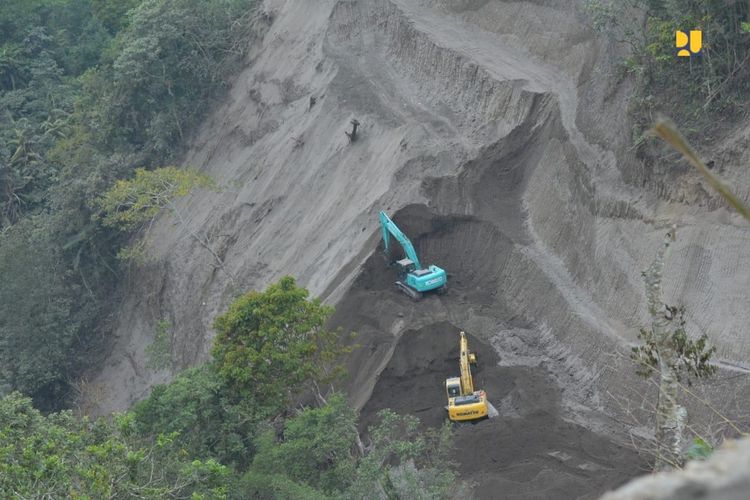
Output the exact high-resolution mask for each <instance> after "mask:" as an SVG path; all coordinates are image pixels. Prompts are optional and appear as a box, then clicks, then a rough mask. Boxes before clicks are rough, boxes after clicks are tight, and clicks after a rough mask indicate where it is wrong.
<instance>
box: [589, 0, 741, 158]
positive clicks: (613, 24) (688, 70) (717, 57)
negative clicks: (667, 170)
mask: <svg viewBox="0 0 750 500" xmlns="http://www.w3.org/2000/svg"><path fill="white" fill-rule="evenodd" d="M587 7H588V8H587V10H588V13H589V17H590V19H591V22H592V25H593V27H594V28H595V29H597V30H600V31H606V32H607V36H610V37H611V36H613V34H616V35H615V36H616V37H618V38H619V39H620V41H621V42H622V43H626V44H627V45H628V46H629V49H630V56H629V57H628V59H627V60H625V61H624V62H623V68H624V69H625V71H627V72H628V73H630V74H632V75H633V76H635V80H636V89H635V94H634V96H633V98H632V99H631V114H632V116H633V118H634V119H635V121H636V126H637V130H636V135H637V136H638V137H641V138H642V133H643V132H644V131H645V130H647V129H648V128H650V127H651V124H652V123H653V122H654V120H655V119H656V117H657V114H658V113H660V112H668V113H669V115H670V116H672V118H674V120H675V121H676V122H677V123H678V124H680V125H683V126H684V127H686V128H685V129H686V131H687V135H688V137H690V138H692V139H694V140H697V139H701V140H706V141H710V139H711V137H710V135H711V133H712V132H713V131H716V130H719V129H720V128H721V127H717V124H720V123H722V122H726V121H731V120H733V119H736V118H738V117H741V116H742V115H743V114H744V113H746V112H747V109H746V104H747V102H748V97H750V32H749V31H748V29H747V27H748V25H750V24H749V23H750V4H748V2H744V1H743V2H726V1H723V0H697V1H692V2H682V1H679V0H626V1H608V0H589V1H588V2H587ZM677 30H680V31H683V32H689V31H690V30H701V31H702V32H703V46H702V50H701V54H700V55H698V56H694V57H677V49H676V47H675V32H676V31H677ZM709 125H710V126H709ZM638 143H639V144H640V140H639V142H638Z"/></svg>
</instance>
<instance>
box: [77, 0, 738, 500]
mask: <svg viewBox="0 0 750 500" xmlns="http://www.w3.org/2000/svg"><path fill="white" fill-rule="evenodd" d="M263 8H264V10H265V11H266V12H267V13H269V14H271V15H272V17H273V19H274V21H273V23H272V24H271V25H270V27H269V28H268V29H267V32H265V34H264V36H263V38H262V40H259V41H257V42H255V45H254V48H253V51H252V54H251V57H250V58H249V60H248V64H247V67H246V68H245V69H244V70H243V71H242V73H241V74H240V76H239V77H238V79H237V81H236V82H235V84H234V85H233V87H232V89H231V92H230V95H229V96H228V97H227V99H226V101H225V102H224V103H223V104H222V105H221V106H219V107H218V109H217V110H216V112H215V113H214V114H213V115H212V116H211V117H210V118H209V119H208V120H207V122H206V123H205V125H204V126H203V127H202V128H201V130H200V132H199V133H198V134H197V136H196V138H195V140H194V141H193V146H192V148H191V149H190V151H189V152H187V153H186V155H185V159H184V162H183V163H185V164H189V165H193V166H195V167H197V168H199V169H200V170H201V171H203V172H205V173H207V174H209V175H211V176H213V177H215V178H216V179H217V180H218V181H219V182H220V183H222V184H223V185H225V186H226V189H225V190H224V191H223V192H221V193H198V194H196V195H195V196H192V197H191V198H190V199H189V200H187V201H186V202H184V203H183V204H182V205H181V209H182V210H183V211H184V213H185V215H186V217H187V219H188V221H189V224H190V225H191V228H192V229H193V230H194V231H198V232H200V233H201V234H205V235H206V236H207V238H208V239H209V241H210V243H211V245H212V248H213V249H214V251H215V252H216V253H217V254H219V255H220V256H221V257H222V259H224V262H225V266H226V268H227V270H228V271H229V272H230V273H231V274H232V275H233V276H234V280H235V285H232V283H231V282H230V280H229V279H227V277H226V276H225V275H224V273H222V272H221V271H219V270H218V269H216V267H215V266H214V264H213V262H212V257H211V255H210V254H209V253H208V252H206V251H205V249H203V248H201V246H200V245H198V244H196V243H195V242H194V241H192V240H191V238H190V237H189V236H188V233H187V231H186V230H185V229H184V228H181V227H180V226H179V225H176V224H174V221H171V220H168V219H167V218H164V219H163V220H161V221H160V222H159V223H158V224H157V225H156V226H155V227H154V228H153V230H152V232H151V234H150V235H149V238H150V241H151V244H150V245H149V249H150V250H151V252H152V253H153V255H154V260H153V261H152V262H151V263H149V264H147V265H144V266H142V267H140V268H137V269H134V270H133V273H132V275H131V278H130V279H129V280H128V282H127V283H125V285H124V286H123V289H122V292H121V295H122V299H121V300H122V307H121V308H120V309H119V311H118V315H117V317H116V318H115V329H114V330H115V331H114V338H115V340H114V344H113V349H112V353H111V355H110V356H109V358H108V360H107V361H106V363H105V365H104V366H102V367H96V369H94V370H92V373H91V377H90V384H89V394H90V396H89V398H88V400H87V401H86V404H87V405H88V406H90V407H92V408H93V411H94V412H96V413H106V412H110V411H114V410H122V409H124V408H127V407H128V405H130V404H131V403H132V402H134V401H136V400H138V399H140V398H142V397H144V396H145V395H146V394H148V391H149V388H150V387H151V386H152V385H153V384H154V383H156V382H160V381H164V380H168V379H169V378H170V377H171V376H172V375H173V373H174V371H163V372H158V373H154V372H152V371H149V370H148V369H146V367H145V363H146V359H145V356H144V349H145V346H146V345H148V343H149V342H150V341H151V340H152V339H153V335H154V332H155V327H154V325H155V324H156V322H157V321H158V320H160V319H168V320H169V321H170V322H171V323H172V324H173V328H172V332H171V334H172V351H173V356H174V370H177V369H179V368H182V367H185V366H188V365H191V364H193V363H196V362H199V361H201V360H203V359H205V358H206V356H207V353H208V349H209V347H210V339H211V337H212V332H211V329H210V324H211V321H212V319H213V317H214V316H215V315H216V314H217V313H218V312H220V311H222V310H223V308H225V307H226V306H227V304H228V302H229V301H230V299H231V297H232V296H233V295H234V294H236V293H237V292H238V291H240V290H245V289H248V288H263V287H264V286H265V285H266V284H267V283H269V282H270V281H272V280H275V279H277V278H279V277H280V276H281V275H283V274H292V275H294V276H296V277H297V278H299V280H300V282H301V283H302V284H303V285H305V286H307V287H308V288H309V289H310V290H311V291H312V293H314V294H316V295H321V296H323V297H324V298H325V299H326V300H327V301H328V302H330V303H332V304H336V305H337V307H338V312H337V314H336V317H335V318H334V322H335V323H336V324H339V325H342V326H344V327H346V328H348V329H353V330H356V331H358V332H359V333H360V337H359V338H360V341H361V343H362V345H363V348H362V349H361V350H359V351H357V352H356V353H355V354H354V355H353V357H352V360H351V364H350V366H351V379H350V381H349V385H348V387H349V392H350V395H351V398H352V400H353V401H354V402H355V403H356V404H357V405H358V406H359V407H362V406H364V405H365V404H366V403H367V401H368V399H370V396H371V395H372V394H373V390H374V389H375V388H376V386H377V383H378V380H379V377H380V374H381V371H382V370H383V369H385V367H386V366H387V365H388V363H389V360H390V359H391V355H392V354H393V353H394V351H396V350H397V349H398V345H399V344H398V339H399V338H400V336H401V335H402V334H403V333H404V332H407V331H419V330H420V329H422V328H425V327H428V326H429V325H434V324H437V323H441V322H444V323H448V324H451V325H455V326H458V327H461V328H464V329H466V330H468V331H470V332H473V333H474V334H475V335H477V336H478V337H480V338H481V339H482V340H484V341H485V342H487V343H488V344H490V345H492V346H493V348H494V349H495V350H496V351H497V352H498V353H499V355H500V363H501V364H502V366H504V367H507V368H509V369H511V368H512V369H516V370H521V371H522V370H530V373H535V374H539V373H540V370H541V371H542V372H543V375H538V376H539V377H542V378H541V379H539V380H546V379H549V380H550V381H551V382H550V383H551V384H552V387H553V392H554V394H553V396H554V397H553V399H554V401H555V402H554V404H553V405H552V407H553V408H554V419H555V420H554V421H555V422H556V423H557V422H560V423H561V424H560V425H562V422H564V423H566V424H565V425H578V426H582V427H583V428H585V429H588V430H589V431H592V432H595V433H598V434H606V435H608V436H610V435H611V436H615V437H614V438H613V439H616V440H618V439H624V436H623V431H624V426H623V425H622V422H623V419H622V417H623V415H622V408H621V407H619V406H618V405H617V404H615V403H614V402H613V399H612V397H611V396H610V394H614V395H615V396H621V395H630V394H633V393H635V394H638V393H639V392H643V390H644V386H643V385H639V384H640V383H639V382H638V381H637V380H635V379H634V378H633V377H632V367H631V366H630V365H629V362H628V361H627V359H626V356H624V355H623V353H625V352H626V351H627V346H628V343H629V342H632V341H633V340H634V339H635V333H636V332H637V327H638V326H640V325H642V324H643V322H644V321H645V319H646V318H645V308H644V305H643V304H644V295H643V290H642V284H641V279H640V271H641V270H642V269H643V268H645V267H646V266H647V265H648V262H649V261H650V260H651V258H652V256H653V252H654V251H655V249H656V246H657V245H658V242H659V241H660V240H661V238H662V236H663V234H664V232H665V229H666V227H667V226H668V225H670V224H671V223H676V224H677V225H678V226H679V230H678V234H679V241H678V242H677V244H676V246H675V249H674V252H673V254H672V256H671V258H670V260H669V263H668V265H667V273H668V275H667V277H666V279H665V292H666V293H665V295H666V297H667V299H668V300H669V301H670V302H676V303H682V304H685V305H686V306H687V307H688V311H689V318H688V319H689V328H690V332H691V333H693V334H695V333H697V332H698V331H705V332H706V333H708V334H709V335H710V336H711V337H712V338H713V339H715V341H716V344H717V345H718V347H719V356H720V357H721V358H722V359H723V360H724V361H725V362H728V363H731V366H730V365H728V364H727V365H725V366H726V369H725V370H724V371H723V372H722V374H721V379H720V381H719V382H717V383H716V384H715V386H714V387H713V388H711V390H710V393H711V394H712V395H713V396H714V397H716V399H717V400H721V401H722V402H723V404H725V406H726V407H727V408H729V410H732V405H734V404H735V403H736V402H737V401H742V400H743V398H744V399H745V400H746V399H747V396H748V395H750V391H749V390H748V377H747V373H748V372H747V369H746V366H747V363H748V361H749V360H750V344H748V343H747V342H745V339H744V336H743V334H744V332H745V331H746V325H747V324H748V320H750V307H747V306H748V298H747V287H748V284H750V266H747V265H746V263H747V262H748V261H749V259H750V244H749V243H750V229H748V228H747V225H746V224H745V223H744V222H742V221H741V220H740V219H739V218H738V217H737V216H736V215H734V214H732V213H730V212H729V211H727V210H726V209H725V208H723V206H722V205H721V203H720V202H718V201H717V199H716V198H715V197H714V196H713V194H712V193H710V192H709V191H708V190H707V189H706V188H704V187H703V186H702V184H701V182H700V180H699V179H698V178H697V176H696V175H694V174H692V172H691V171H690V170H688V169H684V170H683V171H680V172H675V173H670V175H669V176H667V175H665V174H664V173H662V174H661V176H659V175H656V174H655V173H653V172H646V171H645V170H644V169H643V166H642V165H640V164H639V163H638V162H637V161H636V160H635V159H634V158H633V157H632V151H631V149H630V147H631V134H632V131H631V129H630V124H629V123H628V120H627V119H626V118H625V116H626V105H627V99H628V96H629V84H628V82H627V81H626V80H625V81H623V80H621V79H618V76H617V75H618V72H617V71H616V67H615V64H616V61H617V60H618V53H617V52H616V50H615V48H614V47H613V46H612V45H611V44H609V43H607V42H606V41H605V40H598V39H596V38H595V37H594V35H593V34H592V33H591V32H590V30H588V29H587V27H586V25H585V22H584V18H583V14H582V11H581V10H580V8H578V7H573V4H572V3H571V2H568V1H563V0H560V1H554V0H545V1H519V2H504V1H499V0H483V1H469V0H462V1H459V0H452V1H451V0H434V1H427V0H424V1H419V0H366V1H365V0H352V1H348V0H341V1H339V0H319V1H316V2H310V1H307V0H267V1H266V2H264V7H263ZM311 96H312V97H316V98H317V103H316V105H315V106H314V107H312V108H310V107H309V103H310V97H311ZM354 117H356V118H357V119H358V120H359V121H360V122H361V123H362V127H361V129H360V139H359V140H358V141H357V142H356V143H354V144H349V142H348V140H347V138H346V136H345V135H344V131H345V130H348V128H349V127H350V125H349V120H350V119H352V118H354ZM747 135H748V128H747V127H738V129H737V130H736V131H735V132H733V133H732V134H731V135H730V136H728V137H727V138H726V140H725V141H724V142H723V143H722V144H718V145H717V146H716V149H715V150H714V151H711V152H710V154H712V155H713V157H715V158H716V159H717V171H719V172H721V173H722V175H725V176H726V178H727V179H728V180H731V181H732V182H733V183H734V185H735V187H736V190H737V191H738V192H739V193H741V195H742V196H743V197H744V198H745V199H748V197H749V196H750V176H748V171H747V169H746V168H745V169H742V168H741V166H742V165H747V164H748V163H750V162H749V161H748V160H750V157H749V156H750V153H748V150H747V148H746V142H747ZM381 209H385V210H387V211H388V212H389V213H390V214H392V215H393V216H394V217H395V219H396V221H397V222H398V223H399V224H400V225H401V226H402V229H404V230H405V231H406V232H407V234H409V235H410V236H411V237H412V238H413V239H414V241H415V243H416V244H417V246H418V248H419V251H420V252H421V255H422V257H423V259H424V260H425V261H426V262H427V263H436V264H438V265H440V266H442V267H444V268H446V269H447V270H448V272H449V273H450V286H451V289H450V292H449V293H448V295H446V296H444V297H431V298H430V299H429V300H425V301H424V302H422V303H419V304H413V303H411V302H409V301H407V300H405V297H404V296H401V295H399V294H397V292H396V291H395V289H393V288H392V281H393V279H394V276H393V275H392V274H390V273H391V271H390V270H389V269H388V268H387V267H386V264H385V262H384V261H383V259H382V258H381V257H380V255H379V254H378V253H377V247H378V244H377V239H378V232H377V231H378V228H377V217H376V214H377V212H378V210H381ZM513 367H515V368H513ZM540 367H543V369H542V368H540ZM446 375H447V374H446ZM487 383H488V384H490V381H488V382H487ZM544 386H545V383H542V382H540V383H539V384H536V385H532V387H536V388H537V389H538V390H539V391H541V392H540V394H539V396H538V397H539V398H542V397H543V396H544V394H543V392H544V390H543V389H544ZM554 387H557V388H558V389H554ZM558 390H559V393H558V392H555V391H558ZM550 404H552V403H550ZM509 411H510V410H509ZM517 411H521V410H517ZM523 411H525V410H523ZM549 411H551V409H550V410H549ZM504 416H505V417H508V418H511V414H506V415H504ZM540 425H541V424H540ZM556 425H557V424H556ZM539 446H542V445H541V444H539ZM489 452H490V451H489V450H478V451H477V453H489ZM566 453H569V452H567V451H566ZM628 470H629V469H628ZM615 482H616V481H615ZM561 484H562V483H561ZM566 484H567V483H566ZM571 484H572V483H571ZM576 484H578V483H576ZM598 484H601V483H598ZM592 488H593V486H592ZM581 491H583V490H580V489H578V486H571V487H570V490H569V494H570V495H571V496H576V495H578V494H579V493H580V492H581Z"/></svg>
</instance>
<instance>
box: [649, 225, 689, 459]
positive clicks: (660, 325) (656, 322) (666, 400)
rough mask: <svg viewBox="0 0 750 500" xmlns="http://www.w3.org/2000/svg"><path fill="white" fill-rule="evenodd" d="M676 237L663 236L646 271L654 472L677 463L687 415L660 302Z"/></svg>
mask: <svg viewBox="0 0 750 500" xmlns="http://www.w3.org/2000/svg"><path fill="white" fill-rule="evenodd" d="M675 238H676V227H674V226H672V229H671V230H670V231H669V232H668V233H667V235H666V236H665V238H664V241H663V243H662V246H661V248H660V249H659V251H658V252H657V254H656V257H655V258H654V261H653V262H652V263H651V265H650V266H649V268H648V269H647V270H646V272H644V273H643V277H644V281H645V283H646V298H647V301H648V312H649V314H651V329H652V332H653V335H654V341H655V342H656V351H657V354H658V357H659V399H658V402H657V405H656V463H655V465H654V468H655V469H656V470H666V469H671V468H673V467H676V466H679V465H680V464H681V454H682V432H683V429H684V427H685V419H686V417H687V412H686V411H685V409H684V408H683V407H681V406H680V405H679V404H677V392H678V387H679V386H678V383H677V373H676V371H675V366H676V361H677V359H676V356H677V353H676V352H675V350H674V345H673V343H672V329H671V328H670V324H671V322H672V320H673V319H674V317H675V314H676V313H675V312H674V310H670V308H668V307H667V306H666V305H665V304H664V301H663V299H662V286H661V281H662V272H663V270H664V259H665V257H666V255H667V253H668V250H669V248H670V245H671V244H672V242H673V241H674V240H675Z"/></svg>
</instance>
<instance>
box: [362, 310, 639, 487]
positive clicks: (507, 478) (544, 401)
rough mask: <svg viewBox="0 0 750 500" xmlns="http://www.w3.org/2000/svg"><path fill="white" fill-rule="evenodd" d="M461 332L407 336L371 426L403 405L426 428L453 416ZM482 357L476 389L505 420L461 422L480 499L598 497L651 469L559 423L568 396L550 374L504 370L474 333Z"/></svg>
mask: <svg viewBox="0 0 750 500" xmlns="http://www.w3.org/2000/svg"><path fill="white" fill-rule="evenodd" d="M458 331H459V330H458V329H457V328H456V327H454V326H452V325H450V324H448V323H438V324H434V325H429V326H426V327H424V328H421V329H419V330H410V331H407V332H406V333H404V335H403V336H402V337H401V339H400V340H399V342H398V345H397V346H396V349H395V351H394V354H393V357H392V358H391V360H390V362H389V363H388V365H387V366H386V368H385V369H384V370H383V372H382V373H381V376H380V378H379V380H378V382H377V384H376V385H375V389H374V391H373V394H372V397H371V398H370V400H369V401H368V402H367V404H366V405H365V406H364V408H363V409H362V422H363V424H367V423H370V422H372V421H373V419H374V418H375V414H376V413H377V411H379V410H381V409H383V408H394V409H397V411H398V412H400V413H406V414H412V415H416V416H418V417H419V418H420V420H421V422H422V424H423V425H425V426H430V427H437V426H440V425H442V424H443V422H444V421H445V419H446V412H445V409H444V406H445V404H446V395H445V391H444V389H443V383H444V382H445V379H446V377H449V376H455V375H458V371H459V366H458V339H459V336H458ZM469 347H470V348H471V349H472V351H475V352H476V353H477V355H478V358H479V365H478V367H477V369H475V376H474V379H475V385H476V387H477V388H481V389H484V390H485V391H486V392H487V394H488V396H489V399H490V401H491V402H492V403H493V405H494V406H495V407H496V408H497V409H498V410H499V411H500V416H499V417H496V418H492V419H488V420H483V421H480V422H477V423H462V424H454V432H455V448H454V449H455V453H454V458H455V460H456V462H457V463H458V464H459V471H460V473H461V476H462V478H464V479H467V480H470V481H474V482H475V483H476V487H475V489H474V493H475V495H476V496H477V497H478V498H488V499H489V498H492V499H496V498H517V499H532V498H539V499H541V498H545V499H552V498H554V499H565V498H597V497H598V496H599V495H600V494H601V493H603V492H605V491H607V490H609V489H611V488H614V487H616V486H619V485H620V484H622V483H624V482H625V481H627V480H628V479H629V478H632V477H633V476H635V475H637V474H638V473H640V472H642V470H641V469H640V460H639V458H638V456H637V454H636V453H635V452H634V451H632V450H630V449H627V448H623V447H622V446H619V445H617V444H615V443H613V442H611V441H609V440H608V439H607V438H606V437H603V436H599V435H596V434H594V433H593V432H591V431H589V430H587V429H585V428H583V427H581V426H579V425H576V424H573V423H569V422H566V421H565V420H563V419H562V418H561V416H560V403H561V397H560V396H561V394H560V392H561V391H560V389H559V387H557V385H556V384H555V382H554V381H553V380H552V379H551V378H550V377H549V375H548V373H547V371H546V370H545V368H543V367H536V368H530V367H512V366H511V367H503V366H499V365H498V361H499V360H498V358H497V355H496V354H495V352H494V350H493V349H492V347H490V346H488V345H487V344H484V343H483V342H481V341H480V340H479V339H477V338H476V337H474V336H472V335H469Z"/></svg>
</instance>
